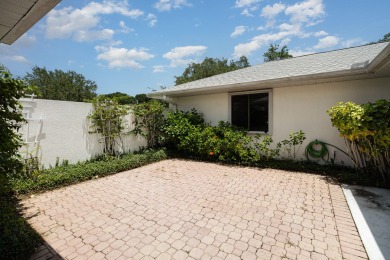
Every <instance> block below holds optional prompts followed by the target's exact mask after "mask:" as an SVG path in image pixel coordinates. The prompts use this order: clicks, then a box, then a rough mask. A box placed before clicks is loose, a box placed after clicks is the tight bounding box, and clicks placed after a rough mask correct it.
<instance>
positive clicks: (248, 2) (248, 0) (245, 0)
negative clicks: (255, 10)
mask: <svg viewBox="0 0 390 260" xmlns="http://www.w3.org/2000/svg"><path fill="white" fill-rule="evenodd" d="M258 2H260V0H236V5H235V6H236V7H237V8H242V7H248V6H252V5H254V4H257V3H258Z"/></svg>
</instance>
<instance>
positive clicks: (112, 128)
mask: <svg viewBox="0 0 390 260" xmlns="http://www.w3.org/2000/svg"><path fill="white" fill-rule="evenodd" d="M92 104H93V108H94V110H93V112H92V113H91V114H90V115H89V116H88V118H89V119H90V120H91V131H90V133H91V134H92V133H97V134H98V135H99V136H100V142H101V143H102V144H103V153H104V154H106V155H111V156H113V155H115V154H117V152H118V148H123V145H122V135H123V134H125V132H124V130H125V127H124V124H123V116H125V115H127V114H128V113H129V107H128V106H124V105H120V104H118V102H117V101H116V100H115V99H110V98H107V97H106V96H98V97H96V98H95V99H93V101H92ZM122 150H123V149H122Z"/></svg>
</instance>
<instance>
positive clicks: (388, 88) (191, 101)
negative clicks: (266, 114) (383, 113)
mask: <svg viewBox="0 0 390 260" xmlns="http://www.w3.org/2000/svg"><path fill="white" fill-rule="evenodd" d="M272 95H273V100H272V103H273V107H272V111H273V112H272V119H273V125H272V132H271V135H272V138H273V139H274V141H275V142H278V141H281V140H283V139H286V138H287V137H288V135H289V133H291V132H295V131H299V130H302V131H303V132H304V133H305V134H306V137H307V139H306V141H305V143H304V144H303V146H302V147H301V150H300V153H299V155H300V158H302V159H303V158H305V157H304V148H305V147H306V145H307V144H308V143H309V142H310V141H313V140H315V139H318V140H321V141H325V142H328V143H331V144H333V145H336V146H338V147H340V148H342V149H343V150H345V144H344V140H343V139H342V138H341V137H340V136H339V133H338V131H337V129H336V128H334V127H333V126H332V124H331V122H330V118H329V116H328V114H327V113H326V110H328V109H329V108H330V107H332V106H334V105H336V104H337V103H338V102H340V101H343V102H347V101H353V102H355V103H366V102H370V101H371V102H373V101H376V100H378V99H390V78H381V79H370V80H359V81H344V82H335V83H327V84H318V85H306V86H295V87H283V88H274V89H273V90H272ZM176 103H177V105H178V109H181V110H189V109H191V108H192V107H195V108H196V109H197V110H198V111H200V112H202V113H204V114H205V119H206V121H211V122H212V124H214V125H215V124H216V123H217V122H218V121H220V120H225V121H227V120H229V95H228V93H223V94H212V95H201V96H191V97H185V98H177V100H176ZM329 150H330V152H331V155H333V149H332V148H331V147H329ZM336 161H337V163H339V164H342V163H344V164H347V165H351V161H350V160H349V159H348V158H347V157H346V156H345V155H343V154H342V153H340V152H338V151H336Z"/></svg>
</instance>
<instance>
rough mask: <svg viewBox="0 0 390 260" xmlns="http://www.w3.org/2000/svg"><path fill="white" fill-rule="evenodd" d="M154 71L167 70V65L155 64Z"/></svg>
mask: <svg viewBox="0 0 390 260" xmlns="http://www.w3.org/2000/svg"><path fill="white" fill-rule="evenodd" d="M153 72H154V73H159V72H165V66H163V65H156V66H153Z"/></svg>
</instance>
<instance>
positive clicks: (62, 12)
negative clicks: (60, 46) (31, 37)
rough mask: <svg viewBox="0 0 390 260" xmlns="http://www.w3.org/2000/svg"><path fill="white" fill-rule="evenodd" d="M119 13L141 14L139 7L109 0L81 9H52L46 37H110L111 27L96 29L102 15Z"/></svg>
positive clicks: (101, 38) (133, 17)
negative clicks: (135, 7)
mask: <svg viewBox="0 0 390 260" xmlns="http://www.w3.org/2000/svg"><path fill="white" fill-rule="evenodd" d="M110 14H120V15H122V16H125V17H129V18H132V19H136V18H138V17H139V16H142V15H143V12H142V11H141V10H139V9H129V8H128V5H127V2H126V1H122V2H114V1H111V0H106V1H103V2H102V3H96V2H91V3H89V4H88V5H86V6H84V7H83V8H81V9H74V8H72V7H65V8H63V9H59V10H52V11H51V12H50V13H49V14H48V17H47V22H46V33H45V34H46V37H47V38H50V39H65V38H72V39H74V40H76V41H79V42H84V41H95V40H109V39H112V36H113V34H114V31H113V30H112V29H107V28H106V29H98V25H99V22H100V18H101V16H102V15H110Z"/></svg>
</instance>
